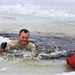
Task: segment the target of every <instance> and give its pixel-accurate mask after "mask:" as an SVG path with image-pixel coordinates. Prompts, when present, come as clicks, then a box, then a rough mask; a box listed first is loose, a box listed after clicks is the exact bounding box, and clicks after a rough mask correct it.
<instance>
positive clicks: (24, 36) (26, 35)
mask: <svg viewBox="0 0 75 75" xmlns="http://www.w3.org/2000/svg"><path fill="white" fill-rule="evenodd" d="M18 38H19V41H20V43H21V44H22V45H26V44H27V42H28V39H29V33H28V32H27V33H24V32H21V34H20V35H19V36H18Z"/></svg>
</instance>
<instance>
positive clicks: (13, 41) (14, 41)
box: [7, 40, 18, 44]
mask: <svg viewBox="0 0 75 75" xmlns="http://www.w3.org/2000/svg"><path fill="white" fill-rule="evenodd" d="M16 43H18V40H12V41H11V42H7V44H16Z"/></svg>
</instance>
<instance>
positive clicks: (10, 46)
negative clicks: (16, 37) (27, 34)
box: [6, 42, 16, 50]
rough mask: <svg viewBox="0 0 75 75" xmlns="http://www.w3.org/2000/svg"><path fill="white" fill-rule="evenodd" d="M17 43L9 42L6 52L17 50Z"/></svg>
mask: <svg viewBox="0 0 75 75" xmlns="http://www.w3.org/2000/svg"><path fill="white" fill-rule="evenodd" d="M15 48H16V47H15V43H14V42H9V43H7V47H6V50H10V49H15Z"/></svg>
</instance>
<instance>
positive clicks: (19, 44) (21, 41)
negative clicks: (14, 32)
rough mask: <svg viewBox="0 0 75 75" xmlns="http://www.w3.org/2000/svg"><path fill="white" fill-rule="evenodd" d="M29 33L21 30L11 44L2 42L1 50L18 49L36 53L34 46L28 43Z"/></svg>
mask: <svg viewBox="0 0 75 75" xmlns="http://www.w3.org/2000/svg"><path fill="white" fill-rule="evenodd" d="M29 36H30V32H29V31H28V30H27V29H22V30H20V32H19V35H18V40H15V41H12V42H7V43H6V42H3V43H2V44H1V50H2V51H4V50H11V49H20V50H27V51H31V52H33V53H34V54H36V53H37V50H36V45H35V44H34V43H32V42H30V41H29Z"/></svg>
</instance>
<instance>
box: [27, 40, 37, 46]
mask: <svg viewBox="0 0 75 75" xmlns="http://www.w3.org/2000/svg"><path fill="white" fill-rule="evenodd" d="M28 45H31V46H36V44H35V43H34V42H33V41H29V42H28Z"/></svg>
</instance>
